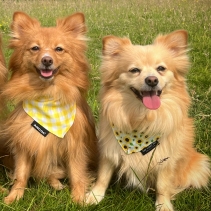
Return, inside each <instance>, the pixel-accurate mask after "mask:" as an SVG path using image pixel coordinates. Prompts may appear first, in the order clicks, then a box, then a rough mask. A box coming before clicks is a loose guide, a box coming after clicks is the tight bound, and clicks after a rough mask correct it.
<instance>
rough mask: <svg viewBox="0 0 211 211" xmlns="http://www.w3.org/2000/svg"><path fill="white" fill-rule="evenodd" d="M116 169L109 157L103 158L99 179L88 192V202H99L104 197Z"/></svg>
mask: <svg viewBox="0 0 211 211" xmlns="http://www.w3.org/2000/svg"><path fill="white" fill-rule="evenodd" d="M114 170H115V167H114V165H113V163H112V162H111V160H109V159H108V158H101V160H100V163H99V170H98V175H97V181H96V183H95V184H94V186H93V188H92V189H91V191H90V192H89V193H87V197H86V203H87V204H97V203H99V202H100V201H101V200H102V199H103V198H104V196H105V192H106V189H107V188H108V185H109V183H110V180H111V177H112V175H113V172H114Z"/></svg>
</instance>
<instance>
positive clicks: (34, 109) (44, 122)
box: [23, 98, 76, 138]
mask: <svg viewBox="0 0 211 211" xmlns="http://www.w3.org/2000/svg"><path fill="white" fill-rule="evenodd" d="M23 109H24V111H25V112H26V113H27V114H28V115H29V116H30V117H32V119H34V120H35V121H36V122H37V123H38V124H40V125H41V126H42V127H44V128H45V129H46V130H48V131H49V132H51V133H53V134H54V135H56V136H58V137H59V138H63V137H64V136H65V134H66V133H67V131H68V130H69V129H70V127H71V126H72V124H73V122H74V119H75V114H76V103H75V102H74V103H72V104H61V102H60V101H58V100H53V99H49V98H40V99H38V100H25V101H24V102H23Z"/></svg>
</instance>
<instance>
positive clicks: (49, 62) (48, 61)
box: [41, 56, 53, 67]
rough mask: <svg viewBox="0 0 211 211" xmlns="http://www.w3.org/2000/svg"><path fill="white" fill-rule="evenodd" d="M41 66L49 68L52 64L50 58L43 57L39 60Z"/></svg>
mask: <svg viewBox="0 0 211 211" xmlns="http://www.w3.org/2000/svg"><path fill="white" fill-rule="evenodd" d="M41 62H42V64H43V65H45V66H46V67H49V66H50V65H52V64H53V59H52V58H51V57H50V56H44V57H43V58H42V60H41Z"/></svg>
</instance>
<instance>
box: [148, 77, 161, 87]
mask: <svg viewBox="0 0 211 211" xmlns="http://www.w3.org/2000/svg"><path fill="white" fill-rule="evenodd" d="M145 82H146V84H147V85H148V86H151V87H154V86H156V85H157V84H158V82H159V80H158V78H157V77H155V76H148V77H147V78H145Z"/></svg>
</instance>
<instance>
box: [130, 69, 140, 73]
mask: <svg viewBox="0 0 211 211" xmlns="http://www.w3.org/2000/svg"><path fill="white" fill-rule="evenodd" d="M129 71H130V72H131V73H140V72H141V70H140V69H138V68H133V69H131V70H129Z"/></svg>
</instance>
